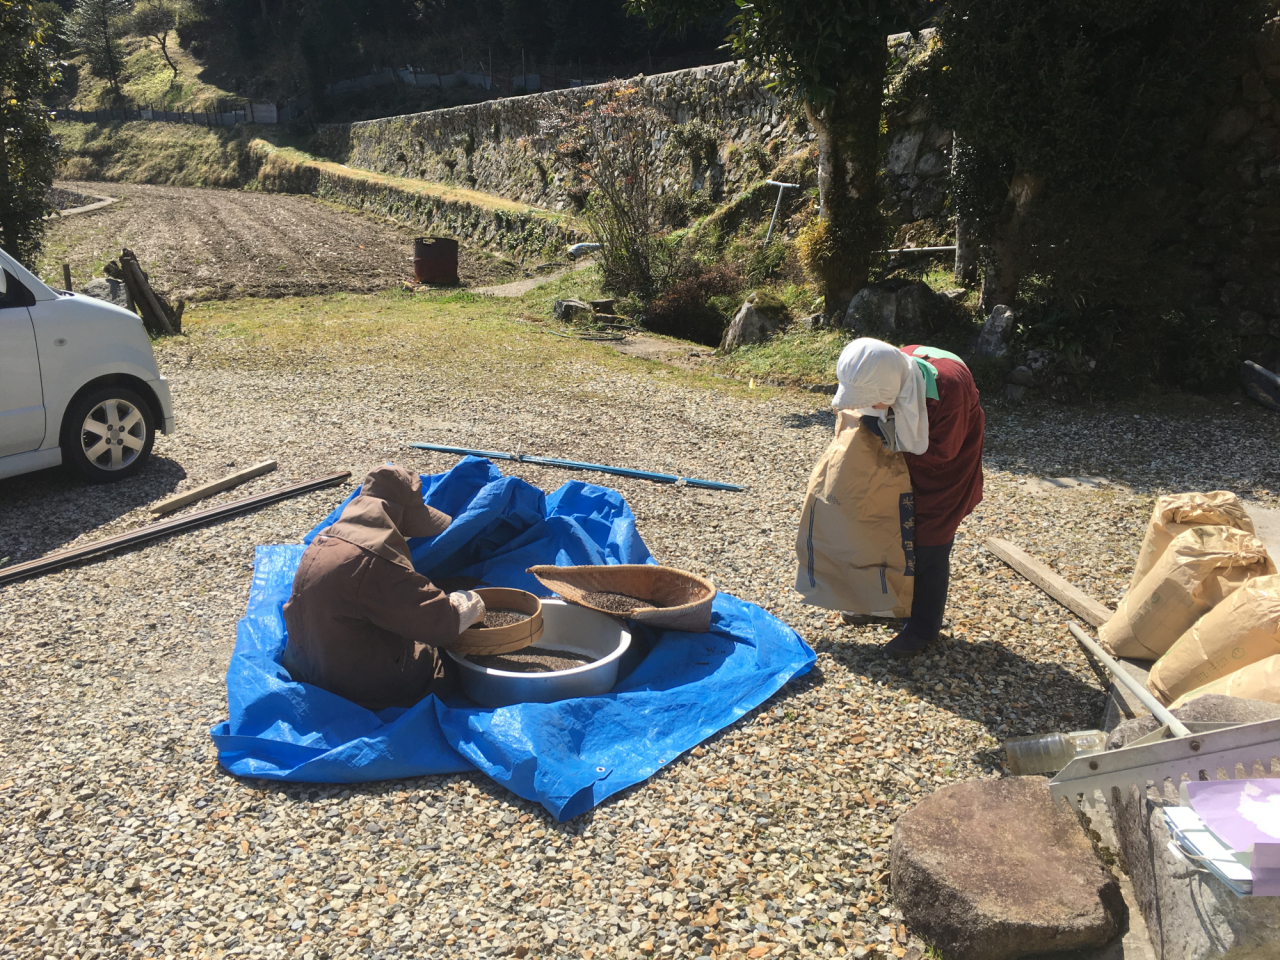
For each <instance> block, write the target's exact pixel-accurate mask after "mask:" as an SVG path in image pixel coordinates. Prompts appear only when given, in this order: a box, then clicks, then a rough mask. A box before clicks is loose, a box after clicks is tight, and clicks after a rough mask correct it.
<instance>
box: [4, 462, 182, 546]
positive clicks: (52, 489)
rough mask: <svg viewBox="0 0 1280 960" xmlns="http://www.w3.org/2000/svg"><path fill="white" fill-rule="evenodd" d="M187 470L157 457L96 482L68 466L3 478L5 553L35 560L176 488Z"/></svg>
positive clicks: (178, 464) (175, 463)
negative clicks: (125, 475)
mask: <svg viewBox="0 0 1280 960" xmlns="http://www.w3.org/2000/svg"><path fill="white" fill-rule="evenodd" d="M186 475H187V472H186V470H184V469H183V468H182V465H181V464H180V463H178V462H177V461H176V460H170V459H169V458H168V457H157V456H152V457H151V459H150V460H148V461H147V464H146V466H144V467H143V468H142V470H141V471H140V472H139V473H137V474H136V475H134V476H132V477H128V478H126V479H124V480H120V481H117V482H115V483H102V484H94V483H89V482H88V481H86V480H84V479H82V478H81V477H80V476H79V475H78V474H76V473H73V472H72V471H71V470H70V469H67V468H66V467H53V468H51V469H49V470H39V471H37V472H35V473H26V474H22V475H20V476H16V477H8V478H6V479H4V480H0V544H3V546H0V558H3V557H8V558H9V562H8V563H7V564H5V566H11V565H13V564H16V563H23V562H25V561H27V560H34V559H36V558H37V557H42V556H44V555H45V554H47V553H51V552H53V551H55V550H57V549H59V548H60V547H63V546H65V545H66V544H68V543H70V542H71V541H73V540H75V539H77V538H78V537H81V536H83V535H84V534H86V533H88V532H90V531H92V530H96V529H97V528H99V527H102V526H105V525H106V524H109V523H111V522H112V521H113V520H118V519H119V518H120V517H122V516H124V515H125V514H127V513H129V512H130V511H132V510H136V509H137V508H138V507H141V506H143V505H145V504H148V503H152V502H154V501H156V500H159V499H161V498H162V497H165V496H167V495H169V494H171V493H173V491H174V490H175V489H176V488H177V486H178V483H179V481H181V480H182V479H183V478H184V477H186Z"/></svg>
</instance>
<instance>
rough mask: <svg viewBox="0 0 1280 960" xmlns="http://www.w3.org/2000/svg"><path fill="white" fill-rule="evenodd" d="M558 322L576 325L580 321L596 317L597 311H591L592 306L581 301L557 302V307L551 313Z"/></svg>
mask: <svg viewBox="0 0 1280 960" xmlns="http://www.w3.org/2000/svg"><path fill="white" fill-rule="evenodd" d="M551 312H552V313H553V314H554V316H555V318H556V319H557V320H563V321H564V322H565V323H576V322H578V321H579V320H590V319H591V318H592V317H594V316H595V313H596V312H595V311H594V310H592V309H591V305H590V304H588V303H584V302H582V301H581V300H573V299H569V300H557V301H556V305H555V307H553V308H552V311H551Z"/></svg>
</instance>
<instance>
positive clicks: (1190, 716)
mask: <svg viewBox="0 0 1280 960" xmlns="http://www.w3.org/2000/svg"><path fill="white" fill-rule="evenodd" d="M1169 712H1170V713H1172V714H1173V715H1174V716H1175V717H1177V718H1178V719H1179V720H1181V721H1182V722H1183V723H1260V722H1261V721H1263V720H1274V719H1276V718H1277V717H1280V704H1275V703H1267V702H1266V701H1265V700H1249V699H1247V698H1245V697H1224V696H1222V695H1221V694H1217V693H1207V694H1205V695H1204V696H1203V697H1196V698H1195V699H1194V700H1191V701H1188V702H1187V704H1186V705H1185V706H1181V707H1179V708H1178V709H1177V710H1170V711H1169ZM1159 726H1160V721H1158V720H1157V719H1156V718H1155V717H1153V716H1151V715H1150V714H1147V715H1146V716H1142V717H1134V718H1133V719H1132V720H1124V721H1122V722H1121V723H1119V724H1117V725H1116V728H1115V729H1114V730H1112V731H1111V735H1110V736H1109V737H1107V749H1108V750H1119V749H1120V748H1121V747H1124V746H1128V745H1129V744H1130V743H1132V742H1133V741H1134V740H1138V739H1141V738H1142V737H1145V736H1146V735H1147V734H1148V733H1151V731H1153V730H1155V729H1156V728H1157V727H1159Z"/></svg>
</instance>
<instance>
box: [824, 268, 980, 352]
mask: <svg viewBox="0 0 1280 960" xmlns="http://www.w3.org/2000/svg"><path fill="white" fill-rule="evenodd" d="M953 309H954V306H953V304H952V302H951V300H950V299H949V298H947V297H946V296H944V295H943V294H940V293H934V292H933V289H932V288H931V287H930V286H929V285H928V284H926V283H920V282H919V281H915V280H912V281H906V282H904V281H901V280H887V281H884V282H881V283H873V284H868V285H867V286H865V287H863V288H862V289H861V290H859V291H858V292H857V293H856V294H854V297H853V299H852V300H850V301H849V306H848V308H847V309H846V310H845V314H844V322H843V324H842V326H845V327H847V328H849V329H851V330H853V331H854V332H855V333H857V334H858V335H859V336H862V337H875V338H877V339H879V340H887V341H889V342H891V343H919V342H920V341H921V340H923V339H927V334H928V331H929V330H930V329H933V328H934V327H935V326H937V325H938V324H939V323H941V322H943V320H944V319H945V317H946V315H947V313H948V312H950V311H952V310H953Z"/></svg>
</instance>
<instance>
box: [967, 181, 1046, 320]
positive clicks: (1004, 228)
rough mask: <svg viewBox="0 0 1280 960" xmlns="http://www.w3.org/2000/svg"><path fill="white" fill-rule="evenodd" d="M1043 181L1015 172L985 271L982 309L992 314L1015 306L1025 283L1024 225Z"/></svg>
mask: <svg viewBox="0 0 1280 960" xmlns="http://www.w3.org/2000/svg"><path fill="white" fill-rule="evenodd" d="M1043 189H1044V180H1043V179H1042V178H1041V177H1037V176H1036V175H1035V174H1031V173H1028V172H1026V171H1025V170H1015V171H1014V174H1013V178H1012V179H1011V180H1010V181H1009V195H1008V197H1006V198H1005V203H1004V217H1003V218H1002V221H1001V223H1000V226H999V228H998V229H997V230H996V233H995V237H994V238H993V239H992V241H991V248H990V251H989V252H988V256H987V263H986V269H984V270H983V271H982V309H983V311H984V312H987V313H990V312H991V310H992V309H994V308H995V307H997V306H999V305H1001V304H1004V305H1005V306H1012V305H1013V302H1014V300H1016V299H1017V297H1018V283H1019V281H1020V280H1021V279H1022V258H1021V253H1022V225H1023V223H1024V222H1025V220H1026V217H1027V213H1028V212H1029V211H1030V209H1031V206H1032V204H1034V203H1035V200H1036V198H1037V197H1039V196H1040V191H1041V190H1043Z"/></svg>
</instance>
